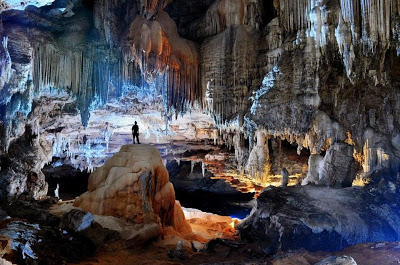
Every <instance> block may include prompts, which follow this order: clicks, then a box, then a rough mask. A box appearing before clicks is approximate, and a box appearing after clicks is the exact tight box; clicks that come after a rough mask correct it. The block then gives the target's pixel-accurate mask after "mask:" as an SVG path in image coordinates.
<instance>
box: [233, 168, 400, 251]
mask: <svg viewBox="0 0 400 265" xmlns="http://www.w3.org/2000/svg"><path fill="white" fill-rule="evenodd" d="M389 176H391V177H389ZM386 179H387V180H386V181H381V182H380V183H378V182H375V183H374V182H372V183H373V184H370V185H368V186H367V187H366V188H359V187H350V188H345V189H332V188H327V187H318V186H302V187H287V188H285V189H282V188H274V187H270V188H266V189H265V190H264V191H263V192H262V193H261V194H260V195H259V197H258V198H257V206H256V207H254V208H253V211H252V213H251V214H250V216H249V217H247V218H246V219H245V220H243V221H242V223H241V224H239V225H238V227H237V228H238V230H239V233H240V235H241V238H242V239H244V240H247V241H250V242H252V241H256V242H257V243H258V244H262V248H263V249H264V251H266V252H268V253H275V252H276V251H277V250H279V249H281V250H284V251H285V250H289V249H299V248H305V249H308V250H311V251H315V250H328V251H335V250H340V249H343V248H344V247H346V246H350V245H355V244H358V243H364V242H379V241H398V240H399V237H400V230H399V227H398V225H397V224H398V222H399V221H400V215H399V213H398V210H397V209H398V207H397V205H398V200H399V198H398V196H396V194H397V192H398V182H399V177H398V175H397V176H394V177H393V172H387V175H386Z"/></svg>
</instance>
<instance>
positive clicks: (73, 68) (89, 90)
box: [33, 43, 110, 127]
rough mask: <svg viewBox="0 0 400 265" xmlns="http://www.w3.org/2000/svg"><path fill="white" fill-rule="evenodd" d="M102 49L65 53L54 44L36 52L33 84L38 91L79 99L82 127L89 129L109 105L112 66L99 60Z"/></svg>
mask: <svg viewBox="0 0 400 265" xmlns="http://www.w3.org/2000/svg"><path fill="white" fill-rule="evenodd" d="M98 50H99V47H96V46H95V47H89V48H88V49H86V50H85V51H83V50H82V51H77V52H72V51H70V50H66V51H65V52H64V53H62V52H60V51H59V50H57V48H56V47H54V46H53V45H52V44H49V43H47V44H44V45H43V44H38V45H37V47H36V48H35V50H34V65H33V82H34V86H35V89H36V90H37V91H40V90H41V89H44V88H58V89H64V90H66V91H71V92H72V93H73V94H75V95H76V97H77V107H78V109H79V110H80V112H81V118H82V124H83V125H84V126H85V127H86V126H87V125H88V122H89V118H90V112H91V111H92V110H94V109H95V108H96V107H97V106H100V105H103V104H105V103H106V102H107V99H108V91H109V81H110V62H109V61H104V58H99V57H96V56H98Z"/></svg>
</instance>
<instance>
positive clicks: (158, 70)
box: [124, 11, 202, 115]
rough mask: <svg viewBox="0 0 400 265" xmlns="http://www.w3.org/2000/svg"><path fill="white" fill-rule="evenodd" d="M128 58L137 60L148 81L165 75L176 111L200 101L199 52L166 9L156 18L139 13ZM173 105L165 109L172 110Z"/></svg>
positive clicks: (153, 80) (127, 52) (166, 111)
mask: <svg viewBox="0 0 400 265" xmlns="http://www.w3.org/2000/svg"><path fill="white" fill-rule="evenodd" d="M129 38H130V50H129V51H125V54H124V57H125V58H129V59H128V61H134V62H136V63H137V64H138V65H139V67H140V69H141V72H142V75H143V76H144V78H145V80H146V82H148V83H154V82H155V80H156V78H157V76H159V75H165V79H164V81H165V82H167V84H168V86H167V87H166V88H167V91H166V95H165V96H164V98H165V99H166V100H167V102H166V106H167V107H168V108H170V109H174V110H175V111H174V112H175V115H178V113H179V112H185V111H186V109H187V108H188V107H189V106H192V105H193V104H194V102H195V101H196V100H197V101H201V99H202V91H201V90H200V86H199V85H198V84H199V78H200V77H199V75H200V74H199V71H200V70H199V55H198V50H197V48H196V46H195V45H194V43H191V42H190V41H188V40H185V39H182V38H181V37H179V35H178V32H177V29H176V25H175V24H174V22H173V21H172V20H171V18H170V17H169V16H168V15H167V14H166V13H165V12H163V11H159V13H158V16H157V19H156V20H151V21H150V20H146V19H144V18H143V17H137V18H136V19H135V21H133V23H132V24H131V26H130V35H129ZM170 109H167V110H165V113H170V112H171V111H170Z"/></svg>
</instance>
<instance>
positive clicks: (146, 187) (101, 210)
mask: <svg viewBox="0 0 400 265" xmlns="http://www.w3.org/2000/svg"><path fill="white" fill-rule="evenodd" d="M74 206H77V207H80V208H82V209H83V210H85V211H89V212H91V213H93V214H96V215H109V216H115V217H120V218H123V219H126V220H128V221H131V222H133V223H137V224H143V223H158V224H159V225H161V227H162V228H164V227H166V226H172V227H173V228H174V229H175V230H176V231H177V232H182V233H190V232H191V229H190V226H189V224H188V223H187V222H186V220H185V217H184V215H183V213H182V209H181V206H180V204H179V203H177V202H175V191H174V187H173V185H172V184H171V183H170V182H169V175H168V171H167V169H166V168H165V167H164V165H163V163H162V161H161V157H160V153H159V151H158V150H157V149H156V148H154V147H152V146H149V145H125V146H122V147H121V150H120V151H119V152H118V153H116V154H115V155H114V156H113V157H112V158H110V159H109V160H107V161H106V163H105V164H104V165H103V166H102V167H100V168H98V169H96V170H95V171H94V172H93V173H92V174H91V175H90V177H89V184H88V191H87V192H86V193H84V194H82V195H81V196H80V197H78V198H77V199H76V200H75V202H74Z"/></svg>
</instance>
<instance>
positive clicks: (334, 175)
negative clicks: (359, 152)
mask: <svg viewBox="0 0 400 265" xmlns="http://www.w3.org/2000/svg"><path fill="white" fill-rule="evenodd" d="M355 171H356V162H355V160H354V158H353V147H352V146H350V145H348V144H346V143H335V144H333V145H332V146H331V147H330V148H329V149H328V151H327V152H326V155H325V157H324V160H323V161H322V165H321V168H320V171H319V174H320V176H319V178H320V179H319V183H320V184H322V185H326V186H329V187H349V186H351V185H352V183H353V180H354V176H355Z"/></svg>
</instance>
